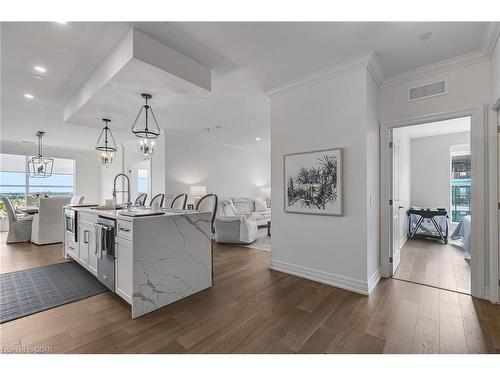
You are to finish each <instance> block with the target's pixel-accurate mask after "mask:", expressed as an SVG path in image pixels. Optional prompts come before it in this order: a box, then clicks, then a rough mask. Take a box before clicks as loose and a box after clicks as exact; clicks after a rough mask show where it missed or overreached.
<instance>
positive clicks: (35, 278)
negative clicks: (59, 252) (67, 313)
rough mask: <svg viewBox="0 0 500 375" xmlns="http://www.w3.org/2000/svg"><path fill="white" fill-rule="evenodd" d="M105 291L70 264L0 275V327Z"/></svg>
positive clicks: (74, 264)
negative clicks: (0, 324) (1, 324)
mask: <svg viewBox="0 0 500 375" xmlns="http://www.w3.org/2000/svg"><path fill="white" fill-rule="evenodd" d="M106 291H108V289H107V288H106V287H105V286H104V285H103V284H101V283H100V282H99V281H98V280H97V278H95V277H94V276H93V275H92V274H90V273H89V272H88V271H86V270H85V269H84V268H83V267H82V266H80V265H79V264H78V263H77V262H74V261H73V262H65V263H58V264H51V265H49V266H44V267H37V268H31V269H28V270H22V271H16V272H9V273H4V274H1V275H0V323H5V322H8V321H11V320H14V319H18V318H22V317H23V316H27V315H31V314H35V313H37V312H40V311H43V310H48V309H51V308H54V307H57V306H61V305H65V304H67V303H70V302H74V301H78V300H81V299H84V298H88V297H91V296H93V295H96V294H99V293H103V292H106Z"/></svg>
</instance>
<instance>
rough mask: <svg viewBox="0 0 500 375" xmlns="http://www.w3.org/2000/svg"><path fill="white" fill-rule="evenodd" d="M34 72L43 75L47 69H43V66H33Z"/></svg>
mask: <svg viewBox="0 0 500 375" xmlns="http://www.w3.org/2000/svg"><path fill="white" fill-rule="evenodd" d="M35 70H36V71H37V72H40V73H45V72H46V71H47V69H45V68H44V67H43V66H35Z"/></svg>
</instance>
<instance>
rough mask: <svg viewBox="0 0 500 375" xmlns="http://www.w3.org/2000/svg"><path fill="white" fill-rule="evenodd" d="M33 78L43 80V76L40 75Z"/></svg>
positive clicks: (34, 75)
mask: <svg viewBox="0 0 500 375" xmlns="http://www.w3.org/2000/svg"><path fill="white" fill-rule="evenodd" d="M33 77H35V78H36V79H43V76H41V75H40V74H33Z"/></svg>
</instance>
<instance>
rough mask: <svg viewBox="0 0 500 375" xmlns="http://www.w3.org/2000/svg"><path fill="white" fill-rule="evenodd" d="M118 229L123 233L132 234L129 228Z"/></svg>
mask: <svg viewBox="0 0 500 375" xmlns="http://www.w3.org/2000/svg"><path fill="white" fill-rule="evenodd" d="M118 229H120V230H121V231H122V232H130V229H128V228H118Z"/></svg>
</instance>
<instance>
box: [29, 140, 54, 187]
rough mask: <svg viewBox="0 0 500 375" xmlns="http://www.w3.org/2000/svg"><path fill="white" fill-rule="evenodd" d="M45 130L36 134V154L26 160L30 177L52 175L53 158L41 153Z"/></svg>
mask: <svg viewBox="0 0 500 375" xmlns="http://www.w3.org/2000/svg"><path fill="white" fill-rule="evenodd" d="M44 134H45V132H42V131H38V132H37V133H36V136H37V138H38V155H37V156H32V157H31V158H30V159H29V160H28V170H29V173H30V176H31V177H35V178H46V177H50V176H52V169H53V168H54V159H53V158H49V157H47V156H43V153H42V137H43V135H44Z"/></svg>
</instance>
